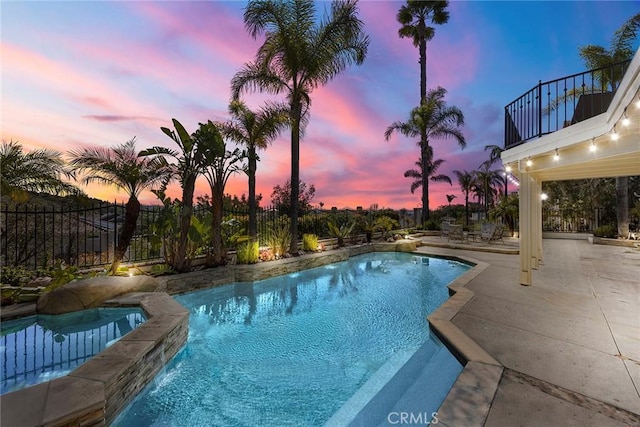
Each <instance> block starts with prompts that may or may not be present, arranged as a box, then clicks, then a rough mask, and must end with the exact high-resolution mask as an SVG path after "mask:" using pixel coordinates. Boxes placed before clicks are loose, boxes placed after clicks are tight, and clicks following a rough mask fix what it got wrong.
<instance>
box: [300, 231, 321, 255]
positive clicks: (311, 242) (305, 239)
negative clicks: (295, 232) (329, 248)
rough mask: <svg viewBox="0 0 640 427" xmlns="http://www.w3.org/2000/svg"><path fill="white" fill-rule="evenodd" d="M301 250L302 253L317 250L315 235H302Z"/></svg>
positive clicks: (316, 237)
mask: <svg viewBox="0 0 640 427" xmlns="http://www.w3.org/2000/svg"><path fill="white" fill-rule="evenodd" d="M302 250H304V251H316V250H318V236H316V235H315V234H303V235H302Z"/></svg>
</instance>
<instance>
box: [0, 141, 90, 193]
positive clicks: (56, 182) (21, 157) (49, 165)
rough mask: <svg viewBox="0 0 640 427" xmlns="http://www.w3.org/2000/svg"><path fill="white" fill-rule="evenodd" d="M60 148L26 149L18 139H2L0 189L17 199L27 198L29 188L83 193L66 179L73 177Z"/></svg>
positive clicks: (34, 190)
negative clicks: (26, 150)
mask: <svg viewBox="0 0 640 427" xmlns="http://www.w3.org/2000/svg"><path fill="white" fill-rule="evenodd" d="M73 177H74V173H73V171H71V170H69V168H67V167H66V166H65V163H64V160H63V159H62V155H61V153H60V152H58V151H55V150H50V149H44V148H43V149H37V150H32V151H29V152H28V153H25V152H24V151H23V148H22V144H20V143H19V142H18V141H10V142H6V141H2V146H0V192H1V193H2V194H3V195H8V196H10V197H11V198H12V199H13V200H15V201H26V200H27V199H28V198H29V195H28V194H27V193H28V192H34V193H50V194H56V195H69V194H75V195H81V194H83V193H82V191H81V190H80V189H78V188H77V187H76V186H74V185H72V184H70V183H68V182H65V181H63V178H73Z"/></svg>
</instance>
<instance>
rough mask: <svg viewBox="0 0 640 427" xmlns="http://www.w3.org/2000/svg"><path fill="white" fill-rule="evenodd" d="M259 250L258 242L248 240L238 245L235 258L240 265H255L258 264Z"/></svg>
mask: <svg viewBox="0 0 640 427" xmlns="http://www.w3.org/2000/svg"><path fill="white" fill-rule="evenodd" d="M259 255H260V249H259V245H258V242H256V241H253V240H248V241H246V242H244V243H241V244H239V245H238V249H237V251H236V256H237V258H238V262H239V263H240V264H255V263H256V262H258V256H259Z"/></svg>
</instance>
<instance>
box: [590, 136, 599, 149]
mask: <svg viewBox="0 0 640 427" xmlns="http://www.w3.org/2000/svg"><path fill="white" fill-rule="evenodd" d="M597 149H598V147H597V146H596V139H595V138H591V145H589V151H590V152H591V153H595V152H596V150H597Z"/></svg>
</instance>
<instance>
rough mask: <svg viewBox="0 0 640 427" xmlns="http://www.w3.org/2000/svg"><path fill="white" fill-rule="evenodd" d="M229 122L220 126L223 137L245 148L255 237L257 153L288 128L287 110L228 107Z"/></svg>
mask: <svg viewBox="0 0 640 427" xmlns="http://www.w3.org/2000/svg"><path fill="white" fill-rule="evenodd" d="M229 112H230V113H231V120H230V121H229V122H227V123H224V124H223V125H222V126H221V130H222V132H223V133H224V135H225V136H226V137H227V138H229V139H230V140H232V141H234V142H236V143H238V144H242V145H244V146H245V147H247V157H248V160H249V162H248V163H249V164H248V168H247V169H246V171H247V175H248V177H249V200H248V202H249V237H251V238H252V239H254V240H255V239H256V238H257V235H258V221H257V210H258V204H257V202H256V169H257V168H258V161H259V160H260V159H259V158H258V153H257V151H258V150H259V149H260V150H264V149H266V148H267V146H268V145H269V144H270V143H271V142H272V141H273V140H274V139H275V138H276V137H277V136H278V135H279V134H280V132H281V131H282V129H284V127H285V126H286V125H287V124H288V117H289V116H288V109H287V107H286V106H285V105H279V104H267V105H265V106H264V107H263V108H261V109H260V110H258V111H257V112H254V111H251V110H250V109H249V108H248V107H247V106H246V105H245V104H244V103H243V102H242V101H239V100H235V101H231V104H229Z"/></svg>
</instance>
